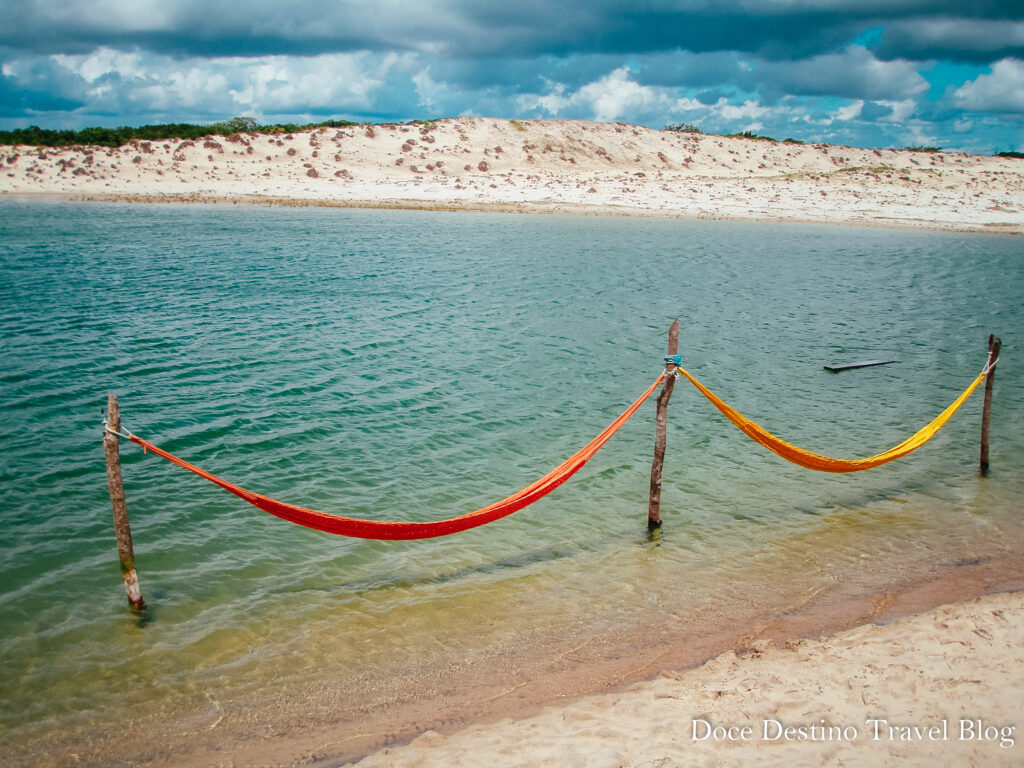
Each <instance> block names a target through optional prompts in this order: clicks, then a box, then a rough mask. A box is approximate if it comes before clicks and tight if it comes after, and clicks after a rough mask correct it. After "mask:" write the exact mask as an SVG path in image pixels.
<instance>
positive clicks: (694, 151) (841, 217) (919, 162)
mask: <svg viewBox="0 0 1024 768" xmlns="http://www.w3.org/2000/svg"><path fill="white" fill-rule="evenodd" d="M17 198H22V199H46V198H52V199H73V200H90V201H124V202H132V203H143V202H150V203H224V204H239V203H242V204H260V205H288V206H324V207H355V208H387V209H415V210H437V211H464V210H471V211H494V212H503V213H504V212H529V213H558V214H573V215H611V216H623V215H625V216H643V217H660V218H684V219H714V220H719V219H721V220H729V221H772V222H775V221H785V222H799V223H805V222H806V223H818V224H843V225H857V226H882V227H900V228H911V229H934V230H947V231H956V232H977V233H983V232H997V233H1002V234H1017V235H1020V234H1024V216H1022V212H1024V161H1022V160H1017V159H1013V158H999V157H982V156H970V155H959V154H951V153H941V152H923V151H914V150H892V149H887V150H869V149H860V148H856V147H845V146H837V145H827V144H793V143H786V142H776V141H771V140H760V139H750V138H740V137H726V136H715V135H704V134H694V133H678V132H673V131H665V130H662V131H655V130H651V129H648V128H642V127H639V126H631V125H625V124H619V123H587V122H582V121H572V120H549V121H541V120H531V121H509V120H497V119H489V118H455V119H446V120H437V121H434V122H431V123H427V124H422V125H378V126H351V127H348V128H344V129H337V130H336V129H326V128H324V129H317V130H310V131H305V132H301V133H295V134H286V135H263V134H232V135H231V136H228V137H221V136H209V137H207V138H206V139H205V140H196V141H178V140H167V141H153V142H145V141H135V142H132V143H131V144H128V145H125V146H123V147H119V148H107V147H70V148H45V147H41V148H37V147H7V148H4V149H2V150H0V200H2V199H17Z"/></svg>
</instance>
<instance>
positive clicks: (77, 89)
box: [0, 0, 1024, 144]
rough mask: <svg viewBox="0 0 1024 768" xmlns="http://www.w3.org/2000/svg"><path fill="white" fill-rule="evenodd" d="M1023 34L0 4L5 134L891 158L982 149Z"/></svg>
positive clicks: (564, 16) (717, 18)
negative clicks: (454, 119) (624, 132)
mask: <svg viewBox="0 0 1024 768" xmlns="http://www.w3.org/2000/svg"><path fill="white" fill-rule="evenodd" d="M1022 17H1024V10H1022V8H1021V6H1020V0H972V2H971V3H963V2H962V0H781V1H780V0H719V2H716V3H707V2H706V0H639V1H638V0H628V2H627V0H589V1H588V2H586V3H571V2H568V0H517V2H514V3H490V2H479V0H376V2H374V3H373V4H372V5H367V4H365V3H364V4H356V3H353V2H332V3H324V2H322V0H248V1H247V2H246V3H245V4H244V5H242V6H239V5H238V4H237V3H236V2H234V1H233V0H232V2H228V1H227V0H202V2H200V0H0V18H3V19H4V24H3V25H2V26H0V67H2V70H0V71H2V74H0V117H2V118H3V120H2V124H3V125H4V126H5V127H7V126H10V127H14V126H15V125H27V124H29V122H39V123H46V124H49V125H52V124H53V123H54V122H57V123H59V125H60V127H81V126H82V125H95V124H97V123H101V124H110V123H111V122H113V121H116V122H120V123H125V122H136V123H140V122H162V121H181V120H187V121H193V122H195V121H204V120H217V119H224V118H226V117H230V116H232V115H237V114H248V115H253V116H254V117H257V118H258V119H262V120H268V121H269V120H287V121H292V120H298V119H302V118H303V117H304V116H308V117H309V119H315V118H316V117H317V116H323V115H329V116H332V117H342V118H348V119H361V120H382V119H383V120H407V119H411V118H422V117H442V116H447V115H458V114H486V115H494V116H499V117H519V118H522V117H531V116H556V115H557V116H559V117H572V118H581V119H597V120H622V121H628V122H635V123H640V124H645V125H650V126H652V127H661V126H663V125H665V124H666V123H668V122H676V121H678V120H680V119H683V120H685V121H687V122H697V123H699V124H700V125H701V126H702V127H704V128H705V129H707V130H719V131H723V132H734V131H736V130H746V129H753V128H751V126H753V125H763V126H764V128H765V129H766V130H768V131H772V132H777V133H779V134H783V135H785V134H789V135H793V134H794V133H796V132H800V137H802V138H806V139H811V140H813V139H816V138H824V137H826V136H827V135H836V136H838V135H839V132H843V131H845V133H843V134H842V137H843V139H844V140H845V141H846V142H857V141H861V142H878V143H880V142H883V141H890V140H892V134H891V133H884V132H885V131H891V130H894V128H893V126H894V125H895V123H896V122H897V121H900V120H908V121H910V120H916V121H919V122H920V123H921V124H922V125H924V124H925V123H928V124H934V126H935V127H934V129H933V132H938V133H941V134H945V135H949V136H952V137H955V138H956V140H958V141H960V140H966V139H967V138H968V136H967V134H965V133H963V132H959V133H958V132H957V130H956V128H955V127H954V126H955V121H957V120H959V119H961V118H963V116H964V115H963V111H964V110H968V111H971V112H972V119H974V118H975V117H976V116H975V115H974V114H973V113H974V112H975V111H977V112H979V113H981V114H982V116H983V117H984V114H985V113H991V114H988V116H987V117H985V118H984V119H981V118H978V119H974V124H975V126H976V127H977V130H976V131H975V132H974V133H972V134H970V136H969V138H970V139H971V140H972V141H976V140H980V139H979V137H980V136H981V135H982V134H983V133H986V132H988V134H989V135H994V133H993V132H998V131H1002V132H1003V135H1004V136H1005V135H1009V133H1008V131H1009V128H1007V121H1006V120H1005V119H1003V120H1000V119H999V118H998V117H995V115H1007V114H1020V104H1019V101H1020V98H1019V97H1018V95H1017V94H1019V93H1020V92H1021V88H1020V86H1019V82H1018V80H1017V79H1016V77H1015V75H1016V73H1017V72H1018V71H1019V68H1020V62H1021V61H1024V18H1022ZM989 67H991V71H990V70H989ZM943 93H945V96H944V97H943ZM758 130H759V131H760V129H758ZM922 130H923V129H922ZM857 131H860V133H859V134H856V133H855V132H857ZM816 132H821V133H816ZM828 132H832V133H831V134H829V133H828ZM858 135H859V136H860V137H862V138H860V139H858V138H857V136H858ZM945 143H946V144H949V143H951V142H945ZM1001 143H1003V144H1005V141H1002V142H1001Z"/></svg>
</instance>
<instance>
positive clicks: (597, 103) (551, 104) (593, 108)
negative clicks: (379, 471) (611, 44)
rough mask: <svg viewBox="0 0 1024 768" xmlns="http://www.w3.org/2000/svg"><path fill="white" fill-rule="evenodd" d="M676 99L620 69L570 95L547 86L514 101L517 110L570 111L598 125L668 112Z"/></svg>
mask: <svg viewBox="0 0 1024 768" xmlns="http://www.w3.org/2000/svg"><path fill="white" fill-rule="evenodd" d="M675 101H676V99H675V98H673V96H672V95H671V94H670V93H669V92H668V91H667V90H666V89H663V88H655V87H652V86H647V85H640V84H639V83H637V82H636V81H635V80H632V79H631V78H630V71H629V68H628V67H619V68H618V69H616V70H614V71H612V72H610V73H608V74H607V75H605V76H604V77H602V78H600V79H599V80H595V81H594V82H591V83H587V84H586V85H584V86H582V87H581V88H579V89H578V90H576V91H574V92H572V93H569V92H568V89H567V88H566V85H565V84H564V83H555V82H549V83H548V92H547V93H546V94H543V95H537V94H524V95H522V96H520V97H519V98H518V100H517V104H518V106H519V108H520V109H523V110H526V111H530V110H538V111H542V112H546V113H548V114H549V115H551V116H561V115H563V114H564V113H566V112H569V113H570V114H571V115H572V116H583V115H585V116H587V117H589V118H591V119H594V120H598V121H600V122H611V121H614V120H618V119H620V118H623V117H625V116H631V115H643V114H649V113H651V112H656V111H662V112H666V113H667V112H669V111H671V110H672V109H673V108H674V106H675Z"/></svg>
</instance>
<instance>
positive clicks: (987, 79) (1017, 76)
mask: <svg viewBox="0 0 1024 768" xmlns="http://www.w3.org/2000/svg"><path fill="white" fill-rule="evenodd" d="M952 101H953V103H954V104H955V105H956V106H957V107H958V108H960V109H965V110H967V111H968V112H997V113H1006V114H1016V115H1024V61H1022V60H1020V59H1003V60H1002V61H997V62H996V63H995V64H994V65H993V66H992V73H991V74H987V75H980V76H979V77H978V78H977V79H976V80H972V81H970V82H968V83H965V84H964V85H962V86H960V87H959V88H957V89H956V90H955V91H954V92H953V95H952Z"/></svg>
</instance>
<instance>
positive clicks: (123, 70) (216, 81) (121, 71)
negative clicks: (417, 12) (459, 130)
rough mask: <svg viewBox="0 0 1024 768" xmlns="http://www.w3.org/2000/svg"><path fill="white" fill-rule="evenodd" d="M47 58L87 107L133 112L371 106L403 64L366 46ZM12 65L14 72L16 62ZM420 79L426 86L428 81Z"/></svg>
mask: <svg viewBox="0 0 1024 768" xmlns="http://www.w3.org/2000/svg"><path fill="white" fill-rule="evenodd" d="M48 58H49V61H50V62H52V64H53V65H55V66H56V67H57V68H58V69H59V70H61V71H62V72H63V74H64V76H65V77H68V76H70V77H71V78H72V79H73V80H74V81H76V82H77V83H78V87H77V91H78V93H79V96H80V98H82V99H83V100H85V101H86V102H87V108H89V109H96V110H104V109H112V108H116V107H117V106H118V105H122V106H123V105H126V104H130V105H132V107H133V109H135V110H137V111H146V110H156V111H158V112H161V113H168V112H176V113H185V114H192V115H197V114H210V115H212V116H216V117H225V116H226V115H225V110H229V109H234V110H236V111H240V112H244V113H246V114H289V113H306V112H309V111H310V110H313V111H318V110H319V111H338V112H343V111H359V110H369V109H371V108H372V107H373V103H372V101H373V99H372V96H373V94H374V92H375V91H376V90H377V89H379V88H380V87H381V86H382V85H383V84H384V82H385V79H386V77H387V75H388V73H389V72H390V71H392V70H393V69H395V68H396V67H399V66H403V65H406V64H407V63H408V61H407V59H406V58H403V57H402V56H399V55H397V54H389V55H386V56H383V57H379V56H378V57H375V56H372V55H370V54H364V53H354V54H324V55H321V56H263V57H259V58H252V59H249V58H240V57H222V58H210V59H197V58H193V59H186V60H184V61H181V60H176V59H173V58H171V57H167V56H159V55H154V54H140V53H137V52H130V53H125V52H121V51H115V50H111V49H109V48H100V49H98V50H96V51H94V52H92V53H90V54H88V55H64V54H55V55H53V56H50V57H48ZM10 68H11V70H12V71H17V70H18V64H17V62H13V63H11V65H10ZM112 78H114V79H113V80H112ZM421 82H422V85H423V86H424V87H425V86H426V83H427V81H421ZM113 83H116V87H115V85H114V84H113ZM420 84H421V83H417V85H420ZM225 97H227V98H225Z"/></svg>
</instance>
